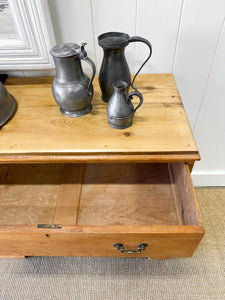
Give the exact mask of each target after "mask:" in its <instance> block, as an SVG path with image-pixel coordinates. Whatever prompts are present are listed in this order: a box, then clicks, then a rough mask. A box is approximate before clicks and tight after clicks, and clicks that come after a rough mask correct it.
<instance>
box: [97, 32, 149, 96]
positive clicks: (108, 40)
mask: <svg viewBox="0 0 225 300" xmlns="http://www.w3.org/2000/svg"><path fill="white" fill-rule="evenodd" d="M133 42H142V43H145V44H146V45H147V46H148V47H149V50H150V53H149V56H148V57H147V59H146V60H145V61H144V63H143V64H142V65H141V67H140V68H139V70H138V71H137V73H136V75H135V76H134V78H133V81H132V84H133V83H134V80H135V78H136V76H137V75H138V73H139V72H140V71H141V69H142V68H143V66H144V65H145V64H146V62H147V61H148V60H149V58H150V57H151V55H152V46H151V44H150V42H149V41H148V40H146V39H144V38H142V37H140V36H133V37H130V36H129V35H128V34H126V33H122V32H107V33H103V34H101V35H100V36H99V37H98V44H99V46H101V47H102V48H103V51H104V56H103V61H102V65H101V69H100V73H99V85H100V88H101V91H102V100H103V101H105V102H108V100H109V98H110V97H111V96H112V93H113V88H112V83H113V82H114V81H116V80H123V81H126V82H127V83H128V86H127V93H128V89H129V86H130V83H131V74H130V70H129V67H128V64H127V61H126V58H125V55H124V50H125V47H126V46H127V45H128V44H129V43H133Z"/></svg>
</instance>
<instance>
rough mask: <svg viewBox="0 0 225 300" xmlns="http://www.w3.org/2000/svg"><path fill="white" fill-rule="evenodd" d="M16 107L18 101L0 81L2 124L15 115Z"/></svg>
mask: <svg viewBox="0 0 225 300" xmlns="http://www.w3.org/2000/svg"><path fill="white" fill-rule="evenodd" d="M15 108H16V101H15V99H14V98H13V96H12V95H10V94H9V92H8V91H7V90H6V88H5V86H4V85H3V83H2V82H0V126H2V125H3V124H5V123H6V122H7V121H8V120H9V119H10V118H11V116H12V115H13V113H14V111H15Z"/></svg>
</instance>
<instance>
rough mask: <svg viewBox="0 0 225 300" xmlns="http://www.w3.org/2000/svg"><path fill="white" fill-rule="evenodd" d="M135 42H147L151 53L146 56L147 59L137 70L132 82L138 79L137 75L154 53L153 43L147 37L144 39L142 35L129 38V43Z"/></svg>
mask: <svg viewBox="0 0 225 300" xmlns="http://www.w3.org/2000/svg"><path fill="white" fill-rule="evenodd" d="M133 42H142V43H144V44H146V45H147V46H148V47H149V50H150V52H149V55H148V57H147V58H146V60H145V61H144V62H143V64H142V65H141V67H140V68H139V70H138V71H137V73H136V74H135V76H134V78H133V80H132V84H133V83H134V80H135V79H136V77H137V75H138V74H139V73H140V71H141V69H142V68H143V67H144V65H145V64H146V62H147V61H148V60H149V59H150V57H151V55H152V45H151V43H150V42H149V41H148V40H146V39H144V38H142V37H140V36H132V37H131V38H130V39H129V43H133Z"/></svg>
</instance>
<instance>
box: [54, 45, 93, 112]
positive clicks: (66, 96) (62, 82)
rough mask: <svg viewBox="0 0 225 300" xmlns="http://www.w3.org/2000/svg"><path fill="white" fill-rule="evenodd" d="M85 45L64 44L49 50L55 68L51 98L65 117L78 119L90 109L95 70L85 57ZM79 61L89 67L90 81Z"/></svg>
mask: <svg viewBox="0 0 225 300" xmlns="http://www.w3.org/2000/svg"><path fill="white" fill-rule="evenodd" d="M85 45H86V43H84V44H82V45H81V46H79V45H77V44H73V43H64V44H60V45H56V46H55V47H53V48H52V49H51V50H50V53H51V55H52V56H53V58H54V62H55V66H56V77H55V79H54V81H53V84H52V92H53V96H54V98H55V101H56V102H57V103H58V105H59V106H60V111H61V113H62V114H63V115H65V116H67V117H80V116H83V115H86V114H88V113H89V112H90V111H91V109H92V104H91V101H92V97H93V92H94V90H93V86H92V81H93V79H94V76H95V71H96V69H95V64H94V63H93V61H92V60H90V58H88V57H87V52H86V51H85V50H84V46H85ZM81 59H82V60H84V61H86V62H87V63H88V64H89V65H90V66H91V68H92V77H91V79H90V78H89V77H88V75H87V74H85V73H84V72H83V69H82V66H81Z"/></svg>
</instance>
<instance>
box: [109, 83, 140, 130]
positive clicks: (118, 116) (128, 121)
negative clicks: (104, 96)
mask: <svg viewBox="0 0 225 300" xmlns="http://www.w3.org/2000/svg"><path fill="white" fill-rule="evenodd" d="M112 87H113V89H114V92H113V95H112V96H111V98H110V99H109V102H108V105H107V116H108V122H109V125H110V126H111V127H113V128H116V129H125V128H127V127H129V126H131V125H132V122H133V117H134V114H135V112H136V110H137V109H138V108H139V107H140V106H141V105H142V103H143V96H142V94H141V93H140V92H139V91H138V90H137V89H136V90H135V91H133V92H131V93H130V94H129V95H128V94H127V91H126V90H127V88H128V83H127V82H125V81H122V80H118V81H115V82H113V84H112ZM133 96H137V97H139V99H140V102H139V104H138V105H137V107H136V108H134V106H133V104H132V102H131V100H132V99H133Z"/></svg>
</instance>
